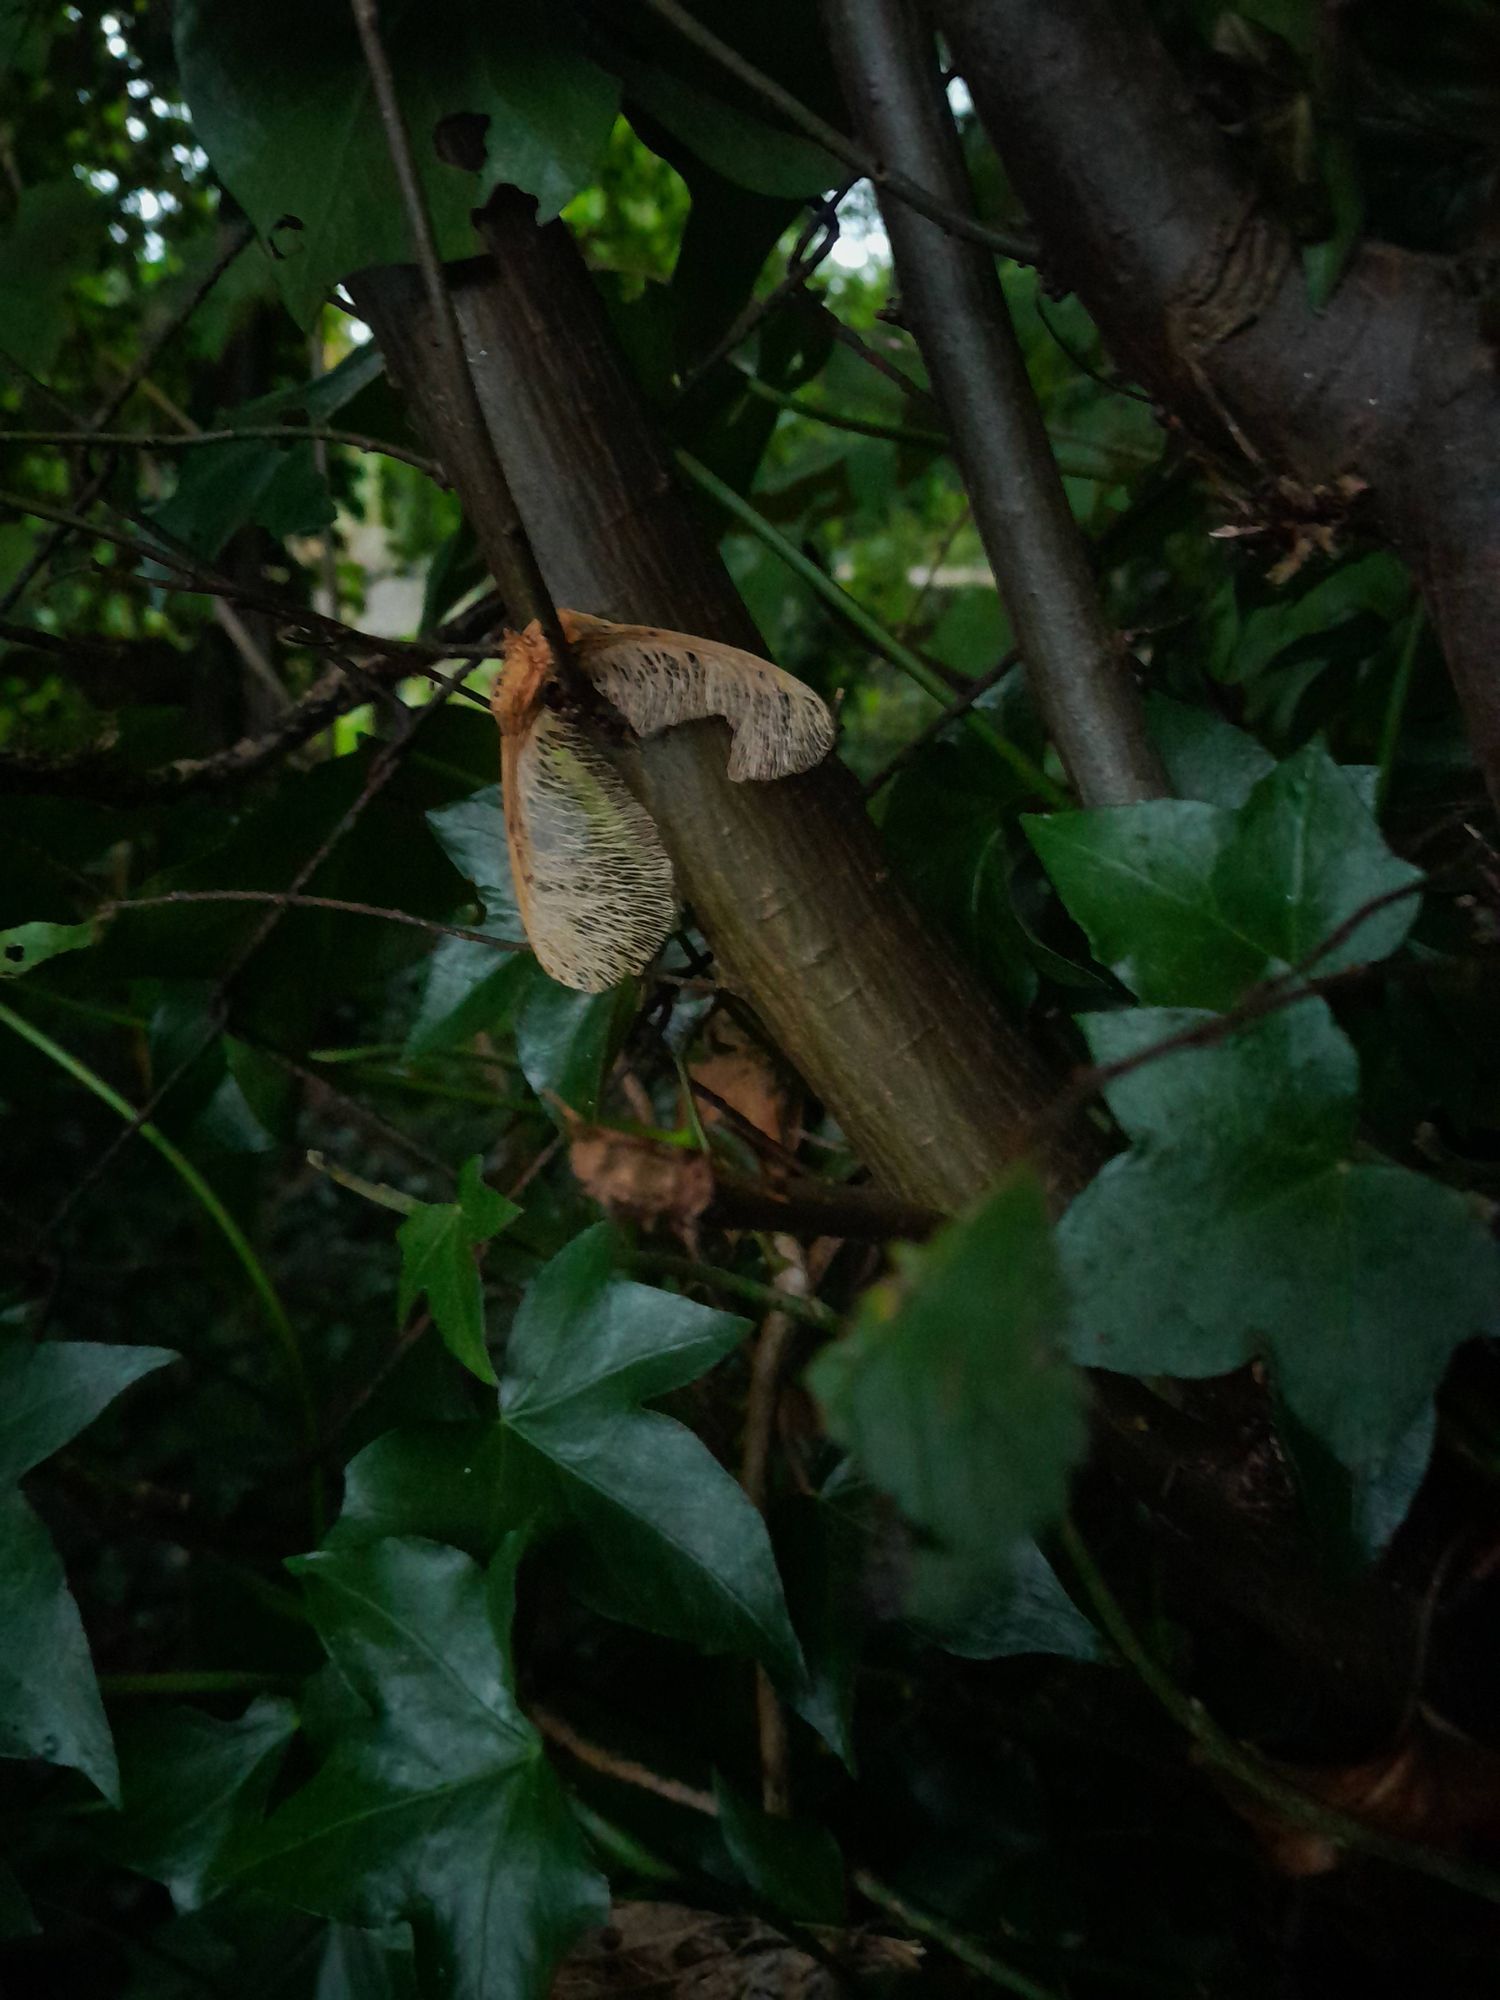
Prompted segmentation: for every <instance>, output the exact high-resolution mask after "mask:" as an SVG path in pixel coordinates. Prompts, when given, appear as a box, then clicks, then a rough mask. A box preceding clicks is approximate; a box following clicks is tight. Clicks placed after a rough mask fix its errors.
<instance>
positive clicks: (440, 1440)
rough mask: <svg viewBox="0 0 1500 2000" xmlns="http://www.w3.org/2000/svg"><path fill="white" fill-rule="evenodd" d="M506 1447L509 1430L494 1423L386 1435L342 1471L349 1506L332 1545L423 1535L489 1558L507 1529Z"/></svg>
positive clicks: (337, 1525)
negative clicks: (504, 1509) (503, 1481)
mask: <svg viewBox="0 0 1500 2000" xmlns="http://www.w3.org/2000/svg"><path fill="white" fill-rule="evenodd" d="M505 1445H506V1434H505V1430H504V1427H503V1426H502V1425H500V1424H498V1423H496V1422H494V1421H493V1420H490V1419H487V1420H484V1421H477V1422H474V1423H467V1424H412V1425H408V1426H406V1427H405V1428H403V1429H401V1430H396V1431H387V1432H386V1434H385V1436H384V1437H379V1438H376V1440H375V1442H374V1443H373V1444H367V1445H366V1446H365V1448H364V1450H363V1451H362V1452H359V1453H358V1454H357V1455H356V1456H355V1457H354V1458H352V1459H351V1460H350V1461H349V1464H348V1466H347V1467H346V1468H345V1471H344V1504H343V1507H342V1509H341V1510H340V1513H339V1518H338V1520H337V1521H336V1522H335V1523H334V1526H333V1530H332V1533H331V1534H330V1536H329V1545H330V1546H331V1547H334V1548H351V1547H357V1546H361V1545H363V1544H364V1543H366V1542H379V1541H384V1540H385V1539H386V1538H387V1537H388V1536H392V1535H423V1536H425V1537H426V1538H427V1539H428V1540H429V1541H434V1542H447V1543H449V1544H451V1545H452V1546H453V1547H454V1548H460V1549H462V1550H463V1551H464V1552H465V1554H467V1555H471V1556H473V1557H474V1558H475V1559H476V1561H481V1562H482V1561H485V1560H487V1559H488V1557H490V1556H491V1555H493V1553H494V1551H495V1549H496V1548H497V1547H498V1546H499V1542H500V1536H501V1533H502V1531H503V1529H504V1527H505V1525H506V1523H505V1520H504V1517H503V1511H502V1503H503V1501H504V1498H505V1489H504V1487H503V1486H502V1477H503V1473H504V1463H505Z"/></svg>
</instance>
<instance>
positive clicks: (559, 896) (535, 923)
mask: <svg viewBox="0 0 1500 2000" xmlns="http://www.w3.org/2000/svg"><path fill="white" fill-rule="evenodd" d="M558 619H559V621H560V623H561V626H562V630H563V634H564V636H565V637H566V639H567V641H568V643H569V645H570V646H571V647H572V649H573V654H574V660H575V663H576V665H577V666H578V668H579V669H580V671H581V672H582V673H583V674H585V675H586V676H587V678H588V679H589V680H590V681H591V682H592V683H593V685H594V686H595V687H596V688H598V690H599V692H600V693H601V694H602V695H604V696H605V697H606V698H607V699H608V700H609V701H610V702H611V703H612V704H613V706H614V707H615V708H616V709H617V710H618V711H619V713H620V714H621V715H623V716H624V718H625V720H626V721H627V722H628V723H629V724H630V727H631V728H632V729H633V730H635V732H636V734H637V735H639V736H653V735H655V734H656V732H657V731H658V730H661V729H669V728H671V727H672V726H673V725H674V724H675V723H679V722H698V721H702V720H703V719H705V718H706V717H708V716H720V717H722V718H723V720H724V721H726V722H727V723H728V724H729V727H730V733H731V738H732V741H731V744H730V753H729V765H728V775H729V776H730V777H731V778H732V779H735V780H736V781H739V780H742V779H747V778H748V779H755V780H760V781H765V780H767V779H772V778H783V777H789V776H791V775H792V774H794V773H795V772H798V771H805V770H808V769H810V768H811V766H812V765H814V764H816V763H819V762H820V761H821V760H822V759H823V758H824V757H826V756H827V754H828V752H829V750H830V749H832V747H833V736H834V729H833V718H832V716H831V715H830V714H829V712H828V709H827V707H826V706H825V705H824V703H823V702H822V701H821V700H820V699H819V697H818V696H817V695H815V694H814V693H813V691H812V689H811V688H808V687H804V686H803V684H802V682H801V681H798V680H794V679H793V678H792V676H791V675H790V674H786V673H783V672H782V671H781V669H780V668H779V667H773V666H772V665H771V663H770V662H769V661H768V660H761V659H757V658H756V656H755V655H754V654H753V653H744V652H741V651H740V650H739V649H738V648H737V647H734V646H721V645H719V644H717V643H716V642H715V641H714V640H711V639H695V638H693V637H692V636H691V635H690V634H688V633H684V632H663V631H659V630H658V629H657V628H656V627H655V626H651V625H613V624H611V623H610V622H609V621H608V620H607V619H603V618H592V617H590V616H589V615H588V614H587V613H585V612H581V611H559V612H558ZM559 689H560V682H559V677H558V669H557V662H556V660H555V659H554V658H553V655H552V649H551V647H550V645H549V644H548V642H547V639H546V637H545V635H544V634H543V632H542V629H541V626H540V625H539V624H537V623H535V622H533V623H532V624H530V625H528V626H527V628H526V630H525V631H524V632H519V633H518V632H507V633H506V635H505V668H504V672H503V673H502V674H501V676H500V680H499V682H498V683H497V685H496V687H495V691H494V694H493V695H492V697H491V700H490V707H491V710H492V712H493V714H494V717H495V720H496V722H497V723H498V724H499V726H500V744H501V775H502V779H503V782H504V791H505V837H506V844H507V846H508V847H509V849H510V865H511V875H512V878H513V879H514V882H515V889H516V904H517V907H518V909H519V911H520V914H521V921H522V923H523V924H524V926H525V928H526V935H527V937H528V939H529V940H530V942H531V947H532V949H533V951H535V953H536V955H537V958H538V960H539V962H540V963H541V966H542V969H543V971H544V972H546V973H547V974H549V976H550V977H551V978H553V979H556V980H557V981H558V982H559V983H560V984H561V985H564V986H571V987H573V988H575V989H576V990H577V991H579V992H583V993H602V992H603V991H604V990H605V989H606V988H608V987H610V986H614V985H617V984H618V982H619V981H620V980H622V979H625V978H628V977H629V976H630V975H631V974H632V973H635V972H639V971H641V970H642V969H643V968H644V967H645V966H646V965H648V964H649V963H650V961H651V960H652V958H654V957H655V955H656V953H657V951H658V950H659V949H660V948H661V945H662V942H663V940H664V939H665V938H666V936H667V934H668V932H669V931H670V930H671V928H672V926H673V924H674V923H675V922H676V917H677V901H676V896H675V893H674V890H673V884H672V864H671V862H670V860H669V859H668V857H667V853H666V850H665V848H664V847H663V846H662V844H661V839H660V836H659V835H658V834H657V831H656V827H655V824H654V822H653V821H652V819H651V816H650V814H649V813H648V812H647V811H646V809H645V808H644V806H642V805H641V804H640V802H639V801H638V800H637V799H636V798H635V797H634V796H633V795H632V794H631V792H630V791H629V790H628V789H627V787H626V786H625V784H624V782H623V780H622V779H621V778H620V776H619V775H618V773H617V772H616V771H615V770H614V768H613V766H612V765H611V764H610V763H609V762H608V760H607V759H606V758H605V757H604V756H602V755H601V753H600V752H599V751H598V750H597V749H595V747H594V745H593V744H592V742H591V741H590V740H589V738H588V736H587V735H586V734H585V733H584V731H583V729H582V727H581V726H580V724H579V723H578V721H577V720H576V719H575V718H574V717H573V716H572V715H571V714H570V713H569V712H568V707H567V703H566V700H565V699H564V700H561V701H559V700H558V694H559ZM562 692H563V693H564V694H565V692H566V691H565V690H562Z"/></svg>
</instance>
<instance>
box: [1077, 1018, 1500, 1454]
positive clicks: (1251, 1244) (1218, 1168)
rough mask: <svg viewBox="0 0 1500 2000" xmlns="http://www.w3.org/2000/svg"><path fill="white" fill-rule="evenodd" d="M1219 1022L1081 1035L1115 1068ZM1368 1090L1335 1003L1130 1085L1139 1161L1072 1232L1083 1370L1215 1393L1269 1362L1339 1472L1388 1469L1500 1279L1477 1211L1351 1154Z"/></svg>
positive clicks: (1099, 1023) (1171, 1059) (1180, 1058)
mask: <svg viewBox="0 0 1500 2000" xmlns="http://www.w3.org/2000/svg"><path fill="white" fill-rule="evenodd" d="M1207 1018H1208V1017H1207V1016H1204V1015H1199V1014H1191V1013H1182V1012H1178V1011H1175V1010H1172V1011H1168V1010H1160V1011H1158V1010H1141V1011H1139V1012H1135V1013H1129V1014H1109V1015H1099V1016H1095V1017H1094V1018H1092V1019H1090V1020H1088V1021H1086V1022H1085V1023H1084V1026H1085V1030H1086V1032H1087V1034H1088V1037H1089V1045H1090V1048H1091V1050H1092V1052H1093V1054H1094V1056H1095V1057H1096V1059H1097V1060H1099V1061H1101V1062H1113V1061H1116V1060H1119V1059H1121V1058H1123V1057H1127V1056H1130V1055H1132V1054H1135V1053H1137V1052H1138V1051H1140V1050H1142V1049H1145V1048H1148V1047H1150V1046H1152V1045H1153V1044H1155V1043H1156V1042H1158V1041H1161V1040H1164V1039H1165V1038H1166V1037H1167V1036H1169V1035H1170V1034H1172V1033H1174V1032H1175V1031H1177V1030H1178V1029H1180V1028H1181V1027H1183V1026H1184V1025H1190V1024H1192V1023H1194V1022H1196V1021H1202V1020H1205V1019H1207ZM1357 1087H1358V1065H1357V1062H1356V1059H1355V1056H1354V1051H1353V1050H1352V1048H1351V1047H1350V1045H1349V1043H1348V1041H1347V1039H1346V1038H1345V1036H1344V1035H1343V1034H1342V1033H1341V1032H1340V1031H1339V1029H1338V1028H1337V1027H1336V1026H1335V1024H1334V1021H1333V1017H1332V1015H1331V1014H1330V1013H1329V1011H1328V1009H1327V1007H1326V1006H1325V1005H1324V1004H1323V1003H1322V1002H1321V1001H1318V1000H1308V1001H1303V1002H1301V1003H1299V1004H1298V1005H1296V1006H1294V1007H1289V1008H1284V1009H1283V1010H1281V1012H1279V1013H1277V1014H1274V1015H1271V1016H1270V1017H1268V1018H1267V1019H1265V1020H1262V1021H1258V1022H1255V1023H1254V1024H1252V1025H1251V1026H1249V1027H1246V1028H1243V1029H1241V1030H1240V1031H1239V1032H1238V1033H1237V1034H1235V1035H1234V1036H1233V1037H1232V1038H1230V1039H1229V1040H1227V1041H1225V1042H1223V1043H1220V1044H1216V1045H1214V1046H1212V1047H1208V1048H1194V1049H1186V1050H1179V1051H1177V1052H1175V1053H1174V1054H1172V1055H1169V1056H1165V1057H1163V1058H1161V1059H1160V1060H1159V1061H1154V1062H1151V1063H1149V1064H1146V1065H1144V1066H1142V1067H1141V1068H1139V1069H1137V1070H1135V1071H1134V1072H1132V1073H1131V1074H1130V1075H1129V1076H1127V1077H1124V1078H1121V1079H1119V1080H1118V1081H1117V1082H1116V1083H1115V1084H1113V1085H1111V1086H1110V1088H1109V1089H1108V1091H1107V1092H1106V1095H1107V1096H1108V1098H1109V1100H1110V1104H1111V1108H1112V1109H1113V1110H1114V1111H1115V1113H1116V1115H1117V1116H1118V1117H1119V1118H1120V1120H1121V1123H1122V1124H1123V1125H1124V1126H1125V1128H1126V1130H1127V1131H1128V1132H1130V1133H1131V1135H1132V1136H1133V1137H1134V1139H1135V1141H1136V1144H1135V1146H1134V1148H1133V1149H1132V1151H1131V1152H1130V1153H1129V1154H1128V1155H1126V1156H1125V1157H1124V1158H1122V1159H1117V1160H1112V1161H1110V1163H1109V1164H1108V1165H1107V1166H1106V1167H1105V1168H1104V1169H1103V1171H1102V1172H1101V1173H1100V1174H1099V1175H1098V1176H1097V1177H1096V1178H1095V1180H1094V1181H1093V1182H1092V1183H1091V1184H1090V1186H1089V1187H1087V1188H1086V1189H1085V1190H1084V1192H1083V1193H1082V1194H1081V1195H1080V1196H1079V1197H1078V1199H1077V1200H1076V1201H1075V1202H1074V1203H1073V1205H1072V1207H1071V1208H1070V1209H1069V1211H1068V1213H1067V1215H1066V1217H1065V1218H1064V1220H1063V1223H1062V1226H1061V1229H1060V1232H1059V1241H1060V1244H1061V1248H1062V1253H1063V1261H1064V1268H1065V1270H1066V1272H1067V1276H1068V1281H1069V1284H1070V1286H1071V1288H1072V1291H1073V1295H1074V1306H1075V1311H1074V1320H1073V1325H1074V1334H1073V1341H1072V1349H1073V1354H1074V1357H1075V1359H1077V1360H1079V1361H1081V1362H1084V1363H1087V1364H1090V1365H1093V1366H1095V1367H1101V1368H1113V1369H1118V1370H1121V1371H1123V1372H1125V1373H1129V1374H1137V1375H1153V1374H1164V1375H1183V1376H1202V1375H1216V1374H1221V1373H1223V1372H1225V1371H1226V1370H1229V1369H1232V1368H1236V1367H1239V1366H1241V1365H1242V1364H1243V1363H1245V1362H1246V1361H1248V1360H1250V1359H1251V1358H1252V1357H1253V1356H1255V1355H1264V1356H1265V1357H1267V1359H1268V1360H1269V1362H1270V1364H1271V1367H1272V1369H1273V1372H1274V1374H1275V1377H1276V1382H1277V1386H1278V1389H1279V1391H1280V1393H1281V1395H1282V1396H1283V1397H1284V1398H1285V1400H1286V1402H1287V1404H1288V1406H1289V1407H1290V1409H1291V1410H1292V1412H1293V1414H1294V1416H1295V1417H1296V1418H1297V1420H1298V1421H1299V1422H1300V1423H1301V1424H1303V1425H1304V1426H1305V1427H1306V1428H1307V1429H1308V1430H1309V1431H1310V1432H1311V1433H1312V1434H1313V1436H1314V1437H1316V1438H1318V1439H1319V1440H1320V1441H1321V1442H1322V1443H1323V1444H1324V1445H1325V1446H1326V1447H1327V1448H1328V1450H1330V1451H1331V1452H1332V1453H1333V1454H1334V1456H1335V1457H1336V1458H1337V1459H1338V1460H1339V1461H1340V1462H1341V1463H1342V1464H1344V1465H1346V1466H1348V1467H1351V1468H1353V1469H1355V1470H1358V1471H1360V1472H1361V1473H1362V1474H1369V1473H1371V1472H1373V1471H1374V1470H1375V1469H1377V1468H1378V1467H1380V1466H1381V1465H1383V1464H1384V1463H1385V1462H1386V1461H1387V1459H1388V1458H1389V1456H1390V1454H1391V1453H1392V1451H1393V1450H1394V1448H1395V1446H1396V1445H1397V1443H1398V1441H1399V1440H1400V1439H1401V1437H1402V1436H1403V1434H1404V1433H1405V1432H1406V1431H1407V1430H1408V1429H1409V1428H1410V1426H1411V1425H1412V1424H1413V1423H1414V1422H1415V1420H1416V1419H1417V1417H1418V1415H1419V1414H1420V1412H1421V1410H1422V1408H1423V1406H1424V1404H1425V1403H1426V1402H1427V1400H1428V1399H1429V1398H1430V1397H1431V1395H1432V1393H1433V1390H1434V1389H1435V1388H1436V1386H1437V1383H1438V1381H1439V1380H1440V1378H1441V1376H1442V1373H1443V1370H1444V1368H1445V1367H1446V1365H1447V1362H1448V1359H1449V1357H1450V1355H1451V1354H1452V1352H1453V1350H1454V1348H1455V1347H1457V1346H1458V1345H1459V1344H1460V1343H1461V1342H1462V1341H1464V1340H1467V1339H1469V1338H1470V1337H1471V1336H1473V1335H1475V1334H1480V1333H1484V1332H1486V1331H1489V1330H1491V1329H1492V1328H1493V1327H1494V1326H1495V1324H1496V1306H1495V1299H1496V1297H1497V1289H1496V1279H1497V1276H1500V1272H1497V1268H1496V1263H1497V1258H1496V1249H1495V1245H1494V1244H1493V1242H1492V1241H1491V1239H1490V1236H1489V1232H1488V1230H1487V1229H1486V1228H1485V1225H1484V1221H1483V1218H1482V1217H1481V1215H1480V1214H1479V1212H1478V1210H1477V1209H1476V1208H1475V1206H1474V1205H1473V1204H1472V1203H1471V1202H1470V1201H1469V1200H1468V1198H1467V1197H1466V1196H1464V1195H1462V1194H1460V1193H1458V1192H1456V1191H1455V1190H1453V1189H1451V1188H1447V1187H1444V1186H1442V1185H1440V1184H1439V1183H1438V1182H1436V1181H1432V1180H1429V1179H1427V1178H1426V1177H1425V1176H1424V1175H1421V1174H1416V1173H1411V1172H1409V1171H1407V1170H1406V1169H1405V1168H1402V1167H1393V1166H1386V1165H1377V1164H1365V1163H1355V1162H1352V1161H1351V1160H1350V1159H1349V1158H1348V1157H1347V1153H1348V1149H1349V1146H1350V1143H1351V1141H1352V1138H1353V1132H1354V1118H1355V1109H1356V1093H1357Z"/></svg>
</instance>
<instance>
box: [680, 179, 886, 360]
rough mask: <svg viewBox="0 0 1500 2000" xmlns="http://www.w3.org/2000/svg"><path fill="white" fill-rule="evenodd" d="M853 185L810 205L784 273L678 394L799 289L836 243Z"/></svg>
mask: <svg viewBox="0 0 1500 2000" xmlns="http://www.w3.org/2000/svg"><path fill="white" fill-rule="evenodd" d="M853 185H854V183H853V182H852V181H846V182H845V183H844V185H843V186H842V187H841V188H838V189H836V190H835V192H834V193H833V194H831V195H830V196H829V197H828V198H827V200H826V201H820V202H816V203H814V204H813V212H812V214H811V215H810V216H809V217H808V219H807V221H806V222H805V223H804V224H803V226H802V230H801V233H800V234H799V236H798V238H797V240H796V242H795V243H794V244H793V245H792V254H791V256H790V257H789V258H788V259H787V267H786V270H785V271H784V272H783V273H782V275H781V277H780V278H779V279H778V281H777V282H776V284H775V285H773V286H772V288H771V290H770V291H769V292H767V293H766V295H765V297H764V298H760V299H752V300H751V301H750V303H749V304H748V305H747V306H746V307H745V308H744V310H743V311H742V312H740V313H739V314H738V315H737V316H736V318H735V319H734V321H733V323H732V324H731V325H730V327H729V329H728V331H727V332H725V333H724V334H722V335H721V336H720V338H719V339H718V340H716V341H715V342H714V344H713V346H712V347H711V348H710V349H709V350H708V352H707V353H706V354H705V355H703V356H701V357H700V359H699V360H697V361H695V362H694V364H693V366H692V367H691V368H690V369H689V370H688V371H687V373H686V374H685V375H684V376H683V377H682V379H681V381H680V382H679V383H678V393H679V394H680V395H684V396H686V395H688V394H689V393H690V392H691V391H692V390H693V389H695V388H696V387H697V386H698V384H699V383H700V382H701V381H702V380H703V378H704V376H706V375H707V374H708V373H709V372H710V370H712V369H714V368H716V367H717V366H718V364H719V363H720V362H721V361H722V360H723V359H724V358H725V356H726V355H729V354H733V352H734V350H735V349H736V348H737V347H739V346H741V345H742V344H743V343H744V342H745V341H746V340H748V339H749V338H750V335H751V334H752V333H753V332H754V331H755V329H756V328H757V327H758V326H760V325H761V324H762V322H763V321H765V320H766V319H768V318H769V317H770V316H771V314H772V313H774V312H776V311H777V310H778V309H779V308H780V307H781V305H782V304H783V302H784V301H785V300H787V299H788V298H790V297H791V296H792V294H793V293H794V292H800V291H801V290H802V288H803V287H804V286H805V285H806V283H807V281H808V279H809V278H810V277H811V276H812V274H813V272H814V271H816V270H817V268H818V266H819V265H820V264H821V263H822V262H823V260H824V259H825V258H826V257H827V256H828V254H829V252H830V251H831V250H832V249H833V247H834V245H835V244H836V243H837V242H838V240H839V204H840V203H841V202H842V201H843V199H844V197H845V196H846V195H847V194H848V192H849V190H850V188H851V187H853Z"/></svg>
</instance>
